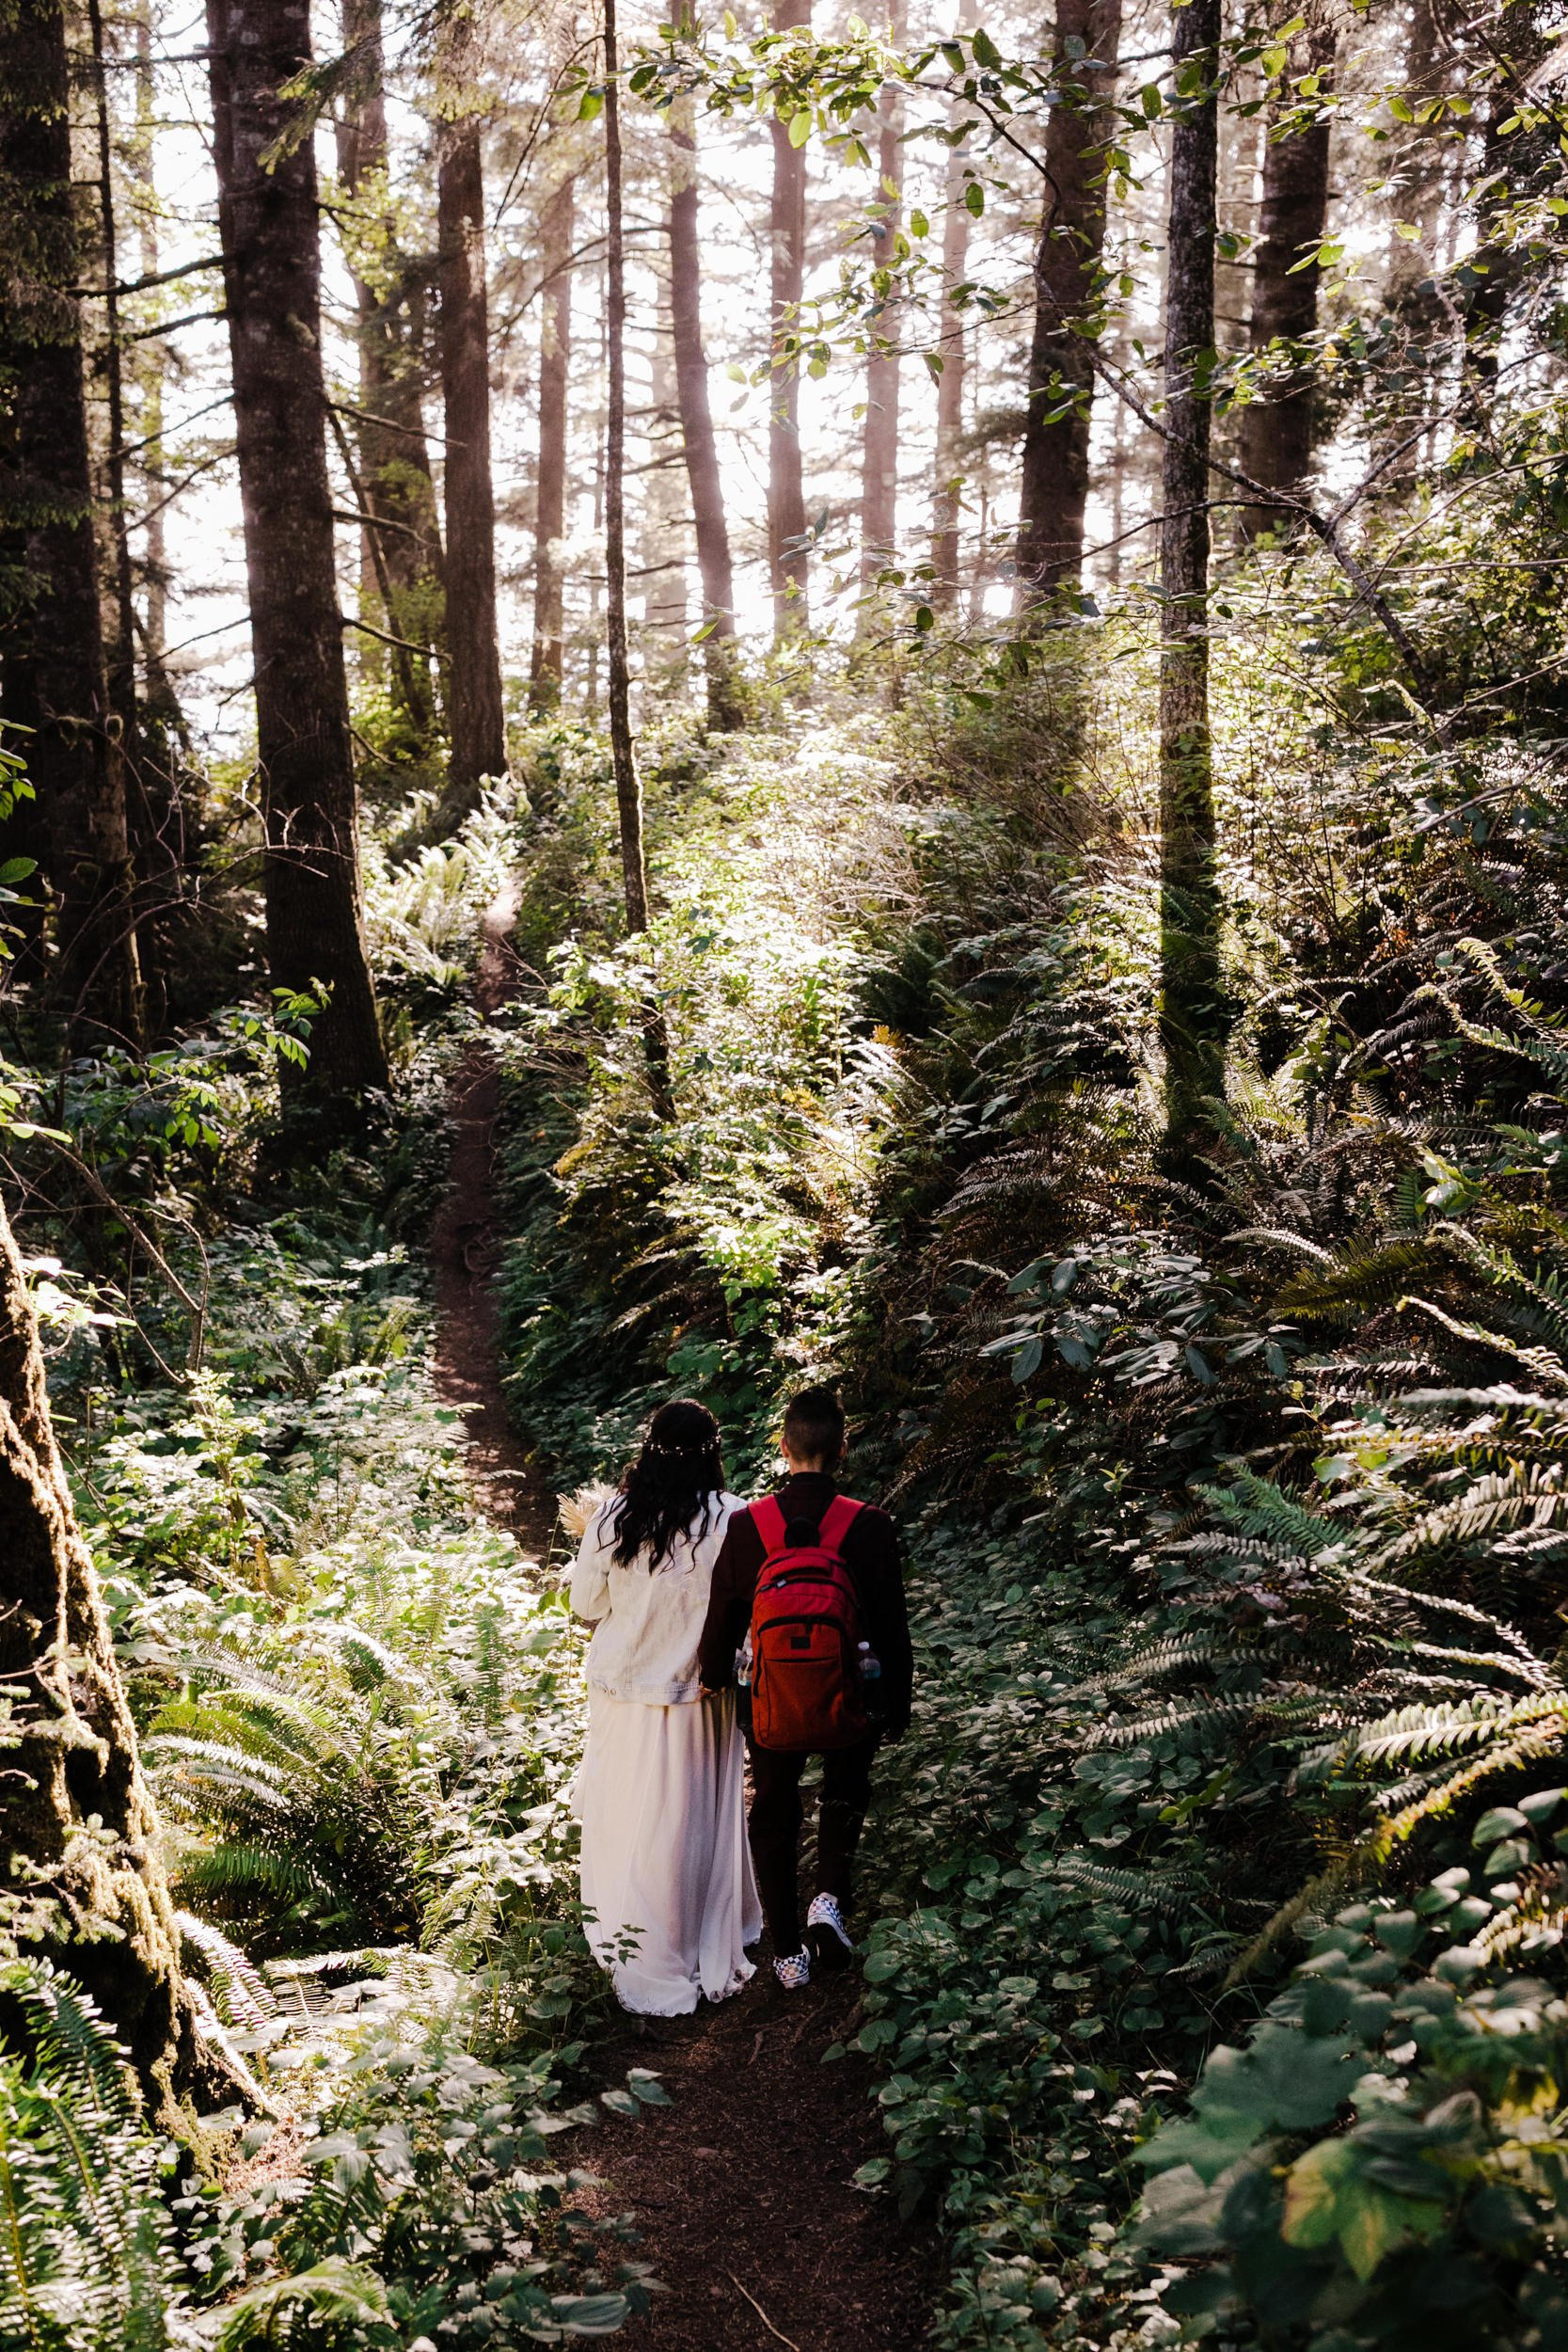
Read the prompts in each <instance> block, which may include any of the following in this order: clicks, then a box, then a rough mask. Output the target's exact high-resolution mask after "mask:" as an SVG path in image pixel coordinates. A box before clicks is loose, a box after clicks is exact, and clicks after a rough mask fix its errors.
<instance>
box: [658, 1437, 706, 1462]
mask: <svg viewBox="0 0 1568 2352" xmlns="http://www.w3.org/2000/svg"><path fill="white" fill-rule="evenodd" d="M717 1442H718V1440H717V1438H704V1439H703V1441H702V1443H701V1444H700V1445H666V1444H665V1443H664V1441H663V1439H662V1438H649V1439H648V1441H647V1443H646V1445H645V1446H644V1447H643V1449H642V1451H643V1453H644V1454H663V1455H665V1456H666V1457H667V1458H668V1457H670V1456H672V1455H674V1454H711V1453H712V1451H713V1449H714V1446H715V1445H716V1444H717Z"/></svg>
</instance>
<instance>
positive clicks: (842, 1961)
mask: <svg viewBox="0 0 1568 2352" xmlns="http://www.w3.org/2000/svg"><path fill="white" fill-rule="evenodd" d="M854 1948H855V1947H854V1946H853V1945H852V1944H851V1943H850V1941H849V1931H848V1929H847V1927H846V1926H845V1924H844V1914H843V1912H842V1911H841V1910H840V1909H839V1907H838V1898H837V1896H836V1895H818V1896H817V1897H816V1899H815V1900H814V1901H813V1903H812V1907H811V1909H810V1910H809V1911H808V1912H807V1914H806V1949H807V1951H809V1952H810V1954H811V1956H812V1958H813V1960H815V1961H816V1963H817V1964H818V1966H819V1967H822V1968H843V1967H846V1966H847V1964H848V1961H849V1955H850V1953H851V1952H852V1951H853V1950H854Z"/></svg>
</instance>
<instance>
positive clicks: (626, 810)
mask: <svg viewBox="0 0 1568 2352" xmlns="http://www.w3.org/2000/svg"><path fill="white" fill-rule="evenodd" d="M604 52H605V56H604V71H605V110H604V121H605V177H606V183H607V187H606V199H605V202H606V211H607V215H608V218H607V222H606V228H607V236H606V253H605V261H606V274H607V278H608V280H609V282H608V286H607V288H606V300H605V330H606V338H607V344H608V349H607V355H606V356H607V358H608V360H609V366H608V368H607V371H606V373H607V376H608V379H609V381H608V387H607V389H608V402H607V414H606V418H605V614H606V626H605V640H606V655H607V661H608V667H609V672H610V676H609V698H610V758H611V761H612V763H613V765H614V770H615V806H616V813H617V815H618V817H619V818H620V826H621V874H622V881H623V883H624V886H625V893H626V929H627V930H628V931H630V932H637V931H645V930H647V928H648V875H647V867H646V865H645V863H644V859H643V850H642V781H641V777H640V776H639V774H638V772H637V755H636V750H635V747H634V745H633V742H632V735H631V662H630V656H629V651H628V647H627V644H626V248H625V238H624V234H623V230H622V219H621V94H620V90H619V88H618V87H617V85H616V79H615V77H616V73H617V71H618V65H617V59H616V46H615V0H605V11H604Z"/></svg>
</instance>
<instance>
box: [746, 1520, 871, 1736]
mask: <svg viewBox="0 0 1568 2352" xmlns="http://www.w3.org/2000/svg"><path fill="white" fill-rule="evenodd" d="M860 1507H861V1506H860V1504H859V1503H858V1502H850V1500H849V1498H848V1496H847V1495H835V1496H834V1497H833V1500H832V1502H830V1503H829V1505H828V1508H827V1510H826V1511H825V1512H824V1513H823V1515H822V1523H821V1525H820V1527H817V1528H813V1527H811V1526H810V1525H809V1524H804V1523H802V1522H800V1521H794V1522H792V1523H790V1524H789V1525H787V1526H786V1525H785V1522H784V1512H783V1510H782V1509H781V1508H780V1505H779V1504H778V1502H776V1501H775V1500H774V1499H773V1498H772V1497H771V1496H769V1497H768V1500H767V1501H766V1502H753V1503H752V1506H751V1508H752V1519H753V1521H754V1522H755V1524H756V1530H757V1534H759V1535H760V1536H761V1538H762V1548H763V1562H762V1566H761V1567H760V1568H759V1569H758V1571H757V1584H756V1596H755V1598H754V1599H753V1601H752V1739H753V1740H755V1741H756V1744H757V1746H758V1747H759V1748H773V1749H790V1750H800V1749H808V1750H813V1751H816V1752H818V1753H821V1752H825V1751H827V1750H829V1749H832V1748H852V1747H855V1746H856V1745H858V1743H859V1742H860V1741H861V1740H866V1739H869V1738H870V1736H871V1731H872V1728H873V1725H872V1720H871V1715H870V1711H869V1709H868V1708H867V1706H866V1685H865V1681H864V1680H863V1676H862V1659H861V1652H862V1648H863V1647H865V1649H866V1654H867V1655H868V1656H869V1655H870V1651H869V1645H865V1644H864V1640H863V1629H862V1626H861V1613H860V1600H859V1597H858V1595H857V1594H856V1591H855V1583H854V1579H853V1578H852V1577H851V1576H850V1574H849V1571H848V1569H847V1567H846V1566H845V1565H844V1560H843V1555H842V1546H843V1542H844V1538H845V1536H846V1535H847V1533H848V1531H849V1529H850V1527H851V1526H852V1525H853V1523H854V1518H855V1514H856V1513H857V1512H858V1511H859V1509H860Z"/></svg>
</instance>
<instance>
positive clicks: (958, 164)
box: [931, 0, 974, 612]
mask: <svg viewBox="0 0 1568 2352" xmlns="http://www.w3.org/2000/svg"><path fill="white" fill-rule="evenodd" d="M972 24H974V0H958V24H957V25H956V27H955V29H956V30H957V31H958V32H960V33H962V32H966V31H967V30H968V29H969V28H970V26H971V25H972ZM963 119H964V115H963V111H962V108H961V107H960V106H959V105H958V104H955V105H954V107H953V109H952V112H951V114H950V116H949V128H951V129H954V130H956V129H957V128H958V124H959V123H960V122H962V121H963ZM946 201H947V209H946V212H945V213H944V215H943V216H942V333H941V335H940V336H939V337H938V339H937V357H938V358H940V359H941V361H942V373H941V374H940V375H939V376H938V378H937V448H936V487H935V492H934V495H933V497H932V501H931V573H932V580H931V601H932V603H933V605H934V606H935V607H936V609H937V611H938V612H951V611H952V609H953V607H954V605H955V604H956V603H957V601H958V524H959V516H960V514H961V512H962V492H961V490H960V486H959V470H960V469H959V455H958V444H959V442H960V440H961V439H962V437H963V421H964V369H965V362H966V359H967V357H968V339H967V336H966V333H965V328H964V316H963V312H962V311H961V310H956V309H955V308H954V307H953V303H952V299H951V297H952V294H953V290H954V288H955V287H957V286H960V285H962V283H963V280H964V272H965V270H966V269H967V267H968V265H969V223H970V217H971V215H970V211H969V207H968V205H967V204H966V203H965V202H964V171H963V162H962V158H961V156H960V154H959V151H958V149H957V148H956V147H955V148H949V150H948V152H947V187H946Z"/></svg>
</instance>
